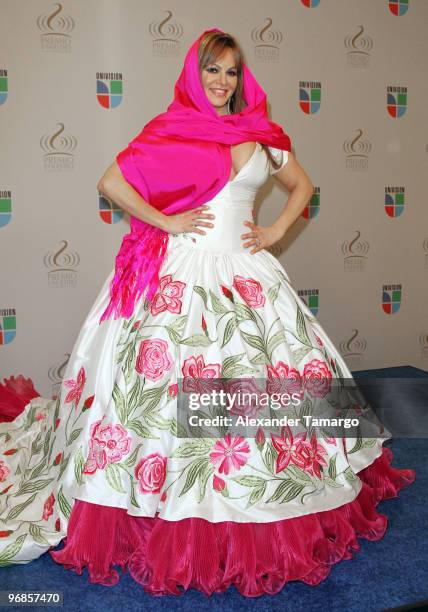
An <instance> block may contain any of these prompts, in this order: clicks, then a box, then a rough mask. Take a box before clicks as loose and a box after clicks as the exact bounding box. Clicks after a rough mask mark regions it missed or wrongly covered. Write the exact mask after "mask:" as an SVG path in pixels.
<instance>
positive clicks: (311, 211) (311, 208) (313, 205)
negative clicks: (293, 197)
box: [302, 187, 320, 219]
mask: <svg viewBox="0 0 428 612" xmlns="http://www.w3.org/2000/svg"><path fill="white" fill-rule="evenodd" d="M319 211H320V188H319V187H315V188H314V193H313V194H312V197H311V199H310V200H309V202H308V204H307V205H306V206H305V208H304V209H303V212H302V217H303V218H304V219H313V218H314V217H316V216H317V215H318V213H319Z"/></svg>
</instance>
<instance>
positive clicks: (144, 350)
mask: <svg viewBox="0 0 428 612" xmlns="http://www.w3.org/2000/svg"><path fill="white" fill-rule="evenodd" d="M173 364H174V362H173V359H172V356H171V353H170V352H169V351H168V343H167V342H165V340H161V338H154V339H153V340H143V341H142V342H141V344H140V350H139V353H138V357H137V361H136V364H135V369H136V370H137V372H138V373H139V374H144V376H146V377H147V378H149V379H150V380H154V381H156V380H159V378H162V376H163V375H164V373H165V372H167V371H168V370H170V369H171V368H172V366H173Z"/></svg>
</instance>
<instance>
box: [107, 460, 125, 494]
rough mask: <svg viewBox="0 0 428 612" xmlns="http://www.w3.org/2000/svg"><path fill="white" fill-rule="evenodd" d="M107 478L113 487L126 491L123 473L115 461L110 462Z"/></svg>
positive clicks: (122, 491) (119, 490)
mask: <svg viewBox="0 0 428 612" xmlns="http://www.w3.org/2000/svg"><path fill="white" fill-rule="evenodd" d="M106 479H107V482H108V484H109V485H110V486H111V488H112V489H114V490H115V491H118V492H119V493H126V491H125V489H124V488H123V484H122V474H121V471H120V468H119V467H118V466H117V465H116V464H114V463H108V464H107V467H106Z"/></svg>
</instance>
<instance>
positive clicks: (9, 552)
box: [0, 533, 27, 566]
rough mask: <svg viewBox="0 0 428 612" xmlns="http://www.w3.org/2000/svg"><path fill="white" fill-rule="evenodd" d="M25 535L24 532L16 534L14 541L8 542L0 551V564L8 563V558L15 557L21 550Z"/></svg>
mask: <svg viewBox="0 0 428 612" xmlns="http://www.w3.org/2000/svg"><path fill="white" fill-rule="evenodd" d="M26 537H27V534H26V533H24V534H23V535H20V536H18V537H17V538H16V540H15V542H11V544H8V545H7V546H6V547H5V548H4V549H3V550H2V551H0V566H2V565H9V564H10V560H11V559H13V557H15V556H16V555H17V554H18V553H19V551H20V550H21V548H22V545H23V544H24V540H25V538H26Z"/></svg>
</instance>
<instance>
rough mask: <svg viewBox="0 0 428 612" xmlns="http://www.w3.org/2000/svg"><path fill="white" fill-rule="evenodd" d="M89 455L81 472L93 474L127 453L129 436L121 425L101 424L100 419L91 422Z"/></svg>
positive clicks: (129, 442)
mask: <svg viewBox="0 0 428 612" xmlns="http://www.w3.org/2000/svg"><path fill="white" fill-rule="evenodd" d="M90 434H91V438H90V440H89V449H90V450H89V455H88V458H87V460H86V463H85V467H84V469H83V472H84V473H85V474H93V473H94V472H96V470H97V469H100V470H102V469H104V468H105V467H106V465H107V464H109V463H115V462H117V461H120V460H121V459H122V457H123V456H124V455H126V454H127V453H129V449H130V446H131V441H132V440H131V438H130V437H129V436H128V435H127V434H128V432H127V431H126V429H125V428H124V427H122V425H119V424H116V425H103V426H102V425H101V419H100V420H98V421H96V422H95V423H92V425H91V429H90Z"/></svg>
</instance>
